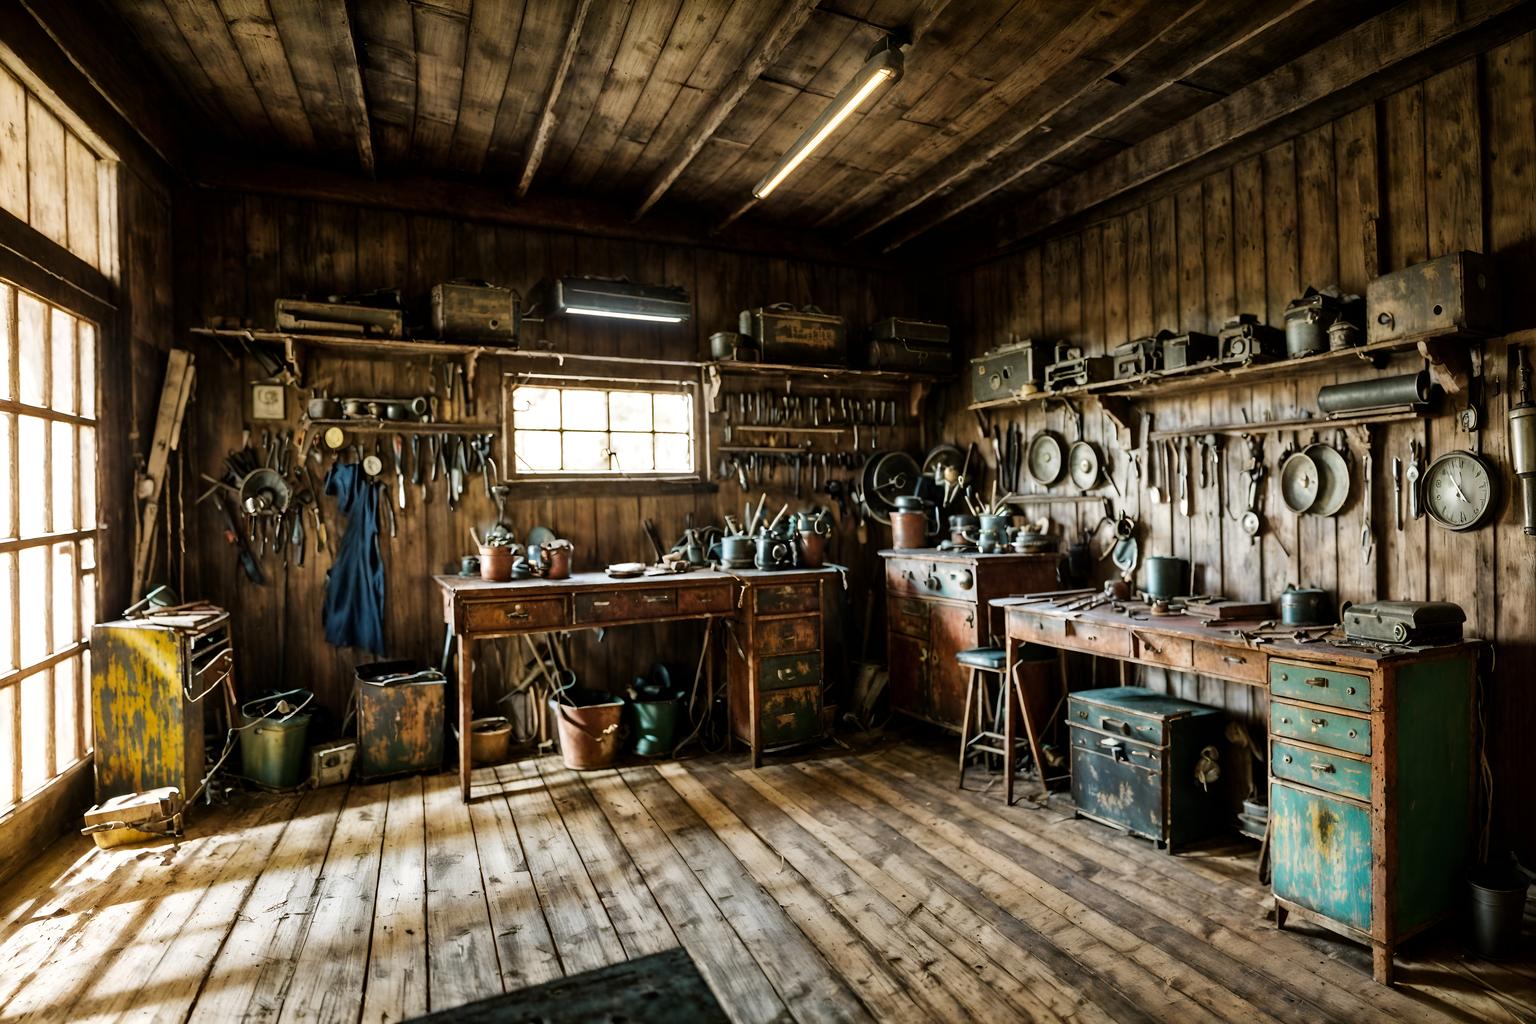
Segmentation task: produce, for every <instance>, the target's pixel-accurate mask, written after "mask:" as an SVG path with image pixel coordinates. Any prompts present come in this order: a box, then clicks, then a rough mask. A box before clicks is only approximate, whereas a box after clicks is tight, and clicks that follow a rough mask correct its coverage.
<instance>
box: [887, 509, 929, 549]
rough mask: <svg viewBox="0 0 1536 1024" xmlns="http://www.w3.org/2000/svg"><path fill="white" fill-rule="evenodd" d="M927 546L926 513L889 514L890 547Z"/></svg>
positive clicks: (902, 512) (903, 512)
mask: <svg viewBox="0 0 1536 1024" xmlns="http://www.w3.org/2000/svg"><path fill="white" fill-rule="evenodd" d="M927 546H928V513H926V512H921V511H918V512H907V511H902V510H901V509H895V510H893V511H892V512H891V547H893V548H926V547H927Z"/></svg>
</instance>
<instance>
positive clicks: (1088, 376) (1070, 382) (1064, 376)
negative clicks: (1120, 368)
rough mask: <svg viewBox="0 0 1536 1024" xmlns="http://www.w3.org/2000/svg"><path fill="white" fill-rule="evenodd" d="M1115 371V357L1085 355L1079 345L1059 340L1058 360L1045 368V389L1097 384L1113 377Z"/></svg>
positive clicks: (1056, 389) (1057, 345)
mask: <svg viewBox="0 0 1536 1024" xmlns="http://www.w3.org/2000/svg"><path fill="white" fill-rule="evenodd" d="M1114 372H1115V361H1114V359H1113V357H1111V356H1085V355H1083V350H1082V349H1081V348H1079V347H1078V346H1076V345H1069V344H1067V343H1066V342H1064V341H1058V342H1057V343H1056V361H1055V362H1053V363H1052V364H1051V365H1050V366H1047V367H1046V368H1045V389H1046V390H1047V391H1060V390H1061V389H1062V388H1070V387H1083V386H1084V385H1087V384H1097V383H1099V382H1101V381H1106V380H1111V379H1113V377H1114Z"/></svg>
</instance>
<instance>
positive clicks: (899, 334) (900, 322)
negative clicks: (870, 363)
mask: <svg viewBox="0 0 1536 1024" xmlns="http://www.w3.org/2000/svg"><path fill="white" fill-rule="evenodd" d="M869 336H870V337H871V338H873V339H874V340H876V341H915V342H919V343H922V344H927V345H948V344H949V327H948V325H946V324H935V323H930V322H928V321H926V320H908V319H907V318H906V317H900V316H888V317H886V318H885V319H884V320H880V321H877V322H876V323H875V324H874V325H873V326H872V327H870V329H869Z"/></svg>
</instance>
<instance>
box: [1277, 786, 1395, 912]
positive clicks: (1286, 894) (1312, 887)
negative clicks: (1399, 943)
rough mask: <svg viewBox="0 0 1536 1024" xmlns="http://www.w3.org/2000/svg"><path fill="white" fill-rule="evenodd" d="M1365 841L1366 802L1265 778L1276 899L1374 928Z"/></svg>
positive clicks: (1368, 834)
mask: <svg viewBox="0 0 1536 1024" xmlns="http://www.w3.org/2000/svg"><path fill="white" fill-rule="evenodd" d="M1371 843H1372V838H1371V809H1370V807H1369V806H1368V805H1364V804H1359V803H1356V802H1355V801H1353V800H1341V799H1339V798H1338V797H1334V796H1328V795H1326V794H1323V793H1314V792H1310V791H1308V790H1305V789H1299V788H1297V787H1295V786H1291V785H1288V784H1286V783H1283V782H1271V783H1270V786H1269V844H1270V846H1269V849H1270V870H1271V875H1272V884H1273V886H1274V890H1275V895H1276V896H1277V897H1279V898H1280V899H1284V900H1289V901H1290V902H1292V903H1294V904H1296V905H1297V906H1300V907H1302V908H1304V909H1306V910H1310V911H1313V912H1314V913H1317V914H1321V915H1322V916H1324V917H1326V918H1328V919H1329V920H1332V921H1337V922H1339V923H1340V924H1343V925H1346V926H1348V927H1350V928H1352V929H1355V930H1356V931H1360V932H1370V931H1374V929H1373V928H1372V924H1373V922H1372V919H1371V889H1372V882H1373V880H1372V877H1371V875H1372V872H1371Z"/></svg>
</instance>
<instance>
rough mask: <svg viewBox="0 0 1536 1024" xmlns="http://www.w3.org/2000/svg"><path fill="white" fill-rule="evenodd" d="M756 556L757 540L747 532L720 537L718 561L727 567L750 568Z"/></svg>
mask: <svg viewBox="0 0 1536 1024" xmlns="http://www.w3.org/2000/svg"><path fill="white" fill-rule="evenodd" d="M756 557H757V542H756V541H755V540H754V539H753V538H752V537H751V536H749V535H748V534H745V533H735V534H731V535H730V536H729V537H721V538H720V562H721V564H722V565H724V566H725V567H726V568H727V569H750V568H752V565H753V562H754V560H755V559H756Z"/></svg>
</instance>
